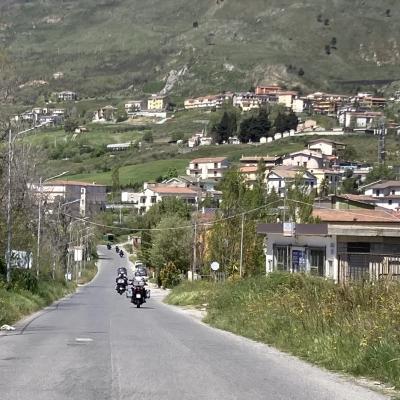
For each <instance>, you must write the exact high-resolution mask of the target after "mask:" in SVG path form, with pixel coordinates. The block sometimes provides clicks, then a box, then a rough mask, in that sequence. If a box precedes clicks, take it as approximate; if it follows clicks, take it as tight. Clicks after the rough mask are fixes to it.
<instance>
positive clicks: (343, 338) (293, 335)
mask: <svg viewBox="0 0 400 400" xmlns="http://www.w3.org/2000/svg"><path fill="white" fill-rule="evenodd" d="M166 301H167V302H168V303H170V304H177V305H191V306H199V305H201V304H203V303H208V307H207V308H208V313H207V316H206V319H205V322H207V323H209V324H211V325H213V326H215V327H217V328H220V329H225V330H228V331H231V332H234V333H236V334H239V335H242V336H245V337H248V338H251V339H254V340H256V341H259V342H263V343H267V344H270V345H273V346H275V347H277V348H279V349H281V350H283V351H286V352H290V353H292V354H294V355H296V356H299V357H301V358H303V359H306V360H308V361H311V362H314V363H316V364H318V365H321V366H324V367H326V368H328V369H331V370H335V371H341V372H347V373H350V374H353V375H355V376H365V377H369V378H372V379H378V380H379V381H381V382H385V383H390V384H392V385H394V386H395V387H396V388H397V389H398V388H400V358H399V354H400V330H399V327H400V305H399V304H400V286H399V284H398V283H393V282H391V283H388V282H380V283H377V284H375V285H372V284H368V283H363V284H360V285H354V286H348V287H341V286H338V285H335V284H334V283H333V282H330V281H326V280H322V279H320V278H314V277H309V276H303V275H285V274H272V275H270V276H268V277H258V278H250V279H245V280H242V281H238V282H228V283H225V284H220V285H219V286H218V290H216V289H215V286H214V284H212V283H208V282H195V283H187V282H185V283H184V284H182V285H181V286H178V287H177V288H175V289H174V290H173V291H172V293H171V294H170V295H169V296H168V298H167V299H166Z"/></svg>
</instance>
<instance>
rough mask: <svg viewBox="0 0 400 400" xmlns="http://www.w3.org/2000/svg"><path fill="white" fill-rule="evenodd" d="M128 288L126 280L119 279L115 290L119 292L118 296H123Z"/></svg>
mask: <svg viewBox="0 0 400 400" xmlns="http://www.w3.org/2000/svg"><path fill="white" fill-rule="evenodd" d="M126 286H127V282H126V280H125V279H123V278H119V279H117V287H116V289H115V290H116V291H117V293H118V294H120V295H122V294H123V293H125V291H126Z"/></svg>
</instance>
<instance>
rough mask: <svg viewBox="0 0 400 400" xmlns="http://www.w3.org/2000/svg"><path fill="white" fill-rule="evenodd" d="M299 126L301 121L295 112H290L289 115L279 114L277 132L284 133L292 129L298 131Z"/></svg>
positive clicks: (275, 125)
mask: <svg viewBox="0 0 400 400" xmlns="http://www.w3.org/2000/svg"><path fill="white" fill-rule="evenodd" d="M298 124H299V119H298V118H297V115H296V114H295V113H294V112H293V111H290V112H289V113H281V112H279V113H278V115H277V117H276V118H275V122H274V127H275V131H276V132H280V133H282V132H286V131H290V130H292V129H294V130H296V129H297V125H298Z"/></svg>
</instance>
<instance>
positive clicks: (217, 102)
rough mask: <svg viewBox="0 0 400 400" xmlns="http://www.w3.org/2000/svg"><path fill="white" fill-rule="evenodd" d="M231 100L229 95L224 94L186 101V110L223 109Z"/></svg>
mask: <svg viewBox="0 0 400 400" xmlns="http://www.w3.org/2000/svg"><path fill="white" fill-rule="evenodd" d="M229 98H230V96H229V95H227V96H226V95H224V94H217V95H209V96H203V97H196V98H193V99H187V100H185V101H184V107H185V110H193V109H213V108H221V107H222V106H223V104H224V103H225V101H227V100H229Z"/></svg>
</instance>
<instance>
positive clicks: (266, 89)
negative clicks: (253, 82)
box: [255, 85, 282, 95]
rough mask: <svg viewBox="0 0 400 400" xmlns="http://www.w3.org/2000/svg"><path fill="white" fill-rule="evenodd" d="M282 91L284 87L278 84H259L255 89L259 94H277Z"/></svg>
mask: <svg viewBox="0 0 400 400" xmlns="http://www.w3.org/2000/svg"><path fill="white" fill-rule="evenodd" d="M281 91H282V88H281V87H280V86H278V85H258V86H257V87H256V90H255V92H256V94H257V95H268V94H276V93H278V92H281Z"/></svg>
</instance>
